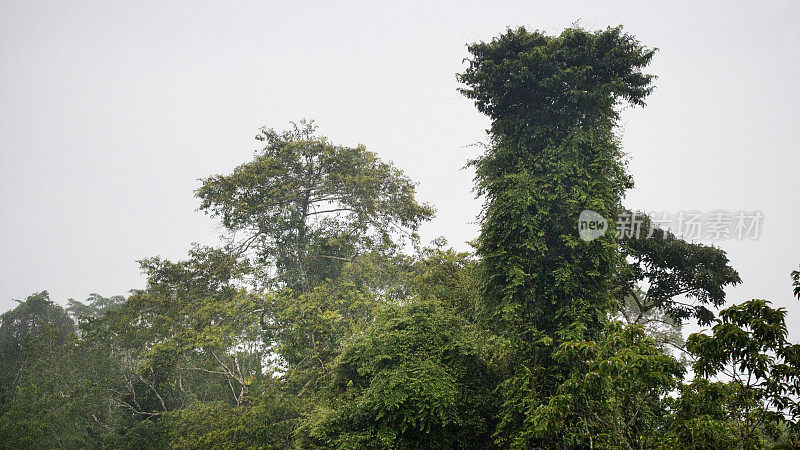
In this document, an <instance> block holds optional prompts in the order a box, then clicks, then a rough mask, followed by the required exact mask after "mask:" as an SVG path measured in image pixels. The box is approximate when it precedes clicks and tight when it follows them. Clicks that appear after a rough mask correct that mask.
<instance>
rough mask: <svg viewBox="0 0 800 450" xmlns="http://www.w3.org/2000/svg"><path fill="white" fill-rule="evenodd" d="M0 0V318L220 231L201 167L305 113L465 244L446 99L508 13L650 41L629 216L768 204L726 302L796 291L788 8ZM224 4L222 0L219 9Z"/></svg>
mask: <svg viewBox="0 0 800 450" xmlns="http://www.w3.org/2000/svg"><path fill="white" fill-rule="evenodd" d="M375 3H376V2H363V3H342V4H338V3H335V2H316V3H313V2H297V1H295V2H280V3H279V2H252V3H248V2H218V3H200V2H196V1H192V2H128V3H121V2H87V1H81V2H78V1H65V2H31V1H21V2H9V1H2V2H0V311H5V310H7V309H9V308H11V307H13V306H14V304H15V303H14V302H13V300H12V299H15V298H16V299H24V298H25V297H26V296H27V295H29V294H31V293H33V292H37V291H40V290H45V289H46V290H49V291H50V293H51V296H52V297H53V298H54V299H55V300H56V301H58V302H61V303H64V302H65V301H66V299H67V298H70V297H73V298H77V299H83V298H86V296H88V294H90V293H92V292H97V293H99V294H102V295H106V296H110V295H114V294H124V293H126V292H127V291H128V290H129V289H131V288H139V287H142V286H143V281H144V280H143V278H142V276H141V275H140V274H139V270H138V265H137V264H136V262H135V261H136V260H137V259H141V258H145V257H149V256H155V255H161V256H163V257H166V258H173V259H180V258H183V257H184V256H185V255H186V251H187V250H188V248H189V246H190V244H191V243H192V242H200V243H207V244H213V243H216V242H218V240H217V237H218V235H219V234H220V233H221V230H220V229H219V228H218V226H217V224H216V223H215V222H214V221H213V220H212V219H210V218H208V217H206V216H204V215H203V214H202V213H199V212H196V211H195V209H196V208H197V206H198V201H197V200H196V199H195V198H194V197H193V191H194V189H196V188H197V187H198V186H199V182H198V179H199V178H201V177H206V176H208V175H211V174H215V173H227V172H228V171H230V170H231V169H232V168H233V167H235V166H236V165H238V164H241V163H243V162H245V161H248V160H249V159H250V158H251V157H252V155H253V152H254V151H255V150H256V149H258V142H257V141H255V140H254V139H253V137H254V136H255V134H256V131H257V129H258V128H259V127H260V126H262V125H266V126H269V127H275V128H278V129H282V128H285V127H286V126H287V125H288V123H289V121H292V120H298V119H301V118H310V119H315V120H316V121H317V123H318V125H319V126H320V131H321V132H322V134H324V135H326V136H328V137H329V138H330V139H331V140H332V141H333V142H335V143H338V144H342V145H355V144H357V143H363V144H365V145H366V146H367V147H368V148H369V149H370V150H373V151H376V152H378V153H379V154H380V155H381V157H383V158H385V159H388V160H392V161H394V162H395V164H396V165H397V166H398V167H400V168H401V169H403V170H404V171H405V172H406V173H407V174H408V175H409V176H410V177H411V178H413V179H414V180H416V181H417V182H419V183H420V185H419V195H420V197H421V198H422V199H423V200H425V201H428V202H430V203H432V204H433V205H434V206H436V208H437V209H438V215H437V218H436V219H435V220H434V221H433V222H431V223H430V224H428V225H426V226H425V227H424V229H423V237H424V238H425V240H430V239H433V238H434V237H436V236H439V235H442V236H445V237H446V238H447V239H448V240H449V241H450V243H451V244H452V245H454V246H455V247H457V248H459V249H467V248H468V246H467V245H466V244H465V242H466V241H468V240H471V239H473V238H474V237H475V236H476V233H477V226H476V224H475V220H476V215H477V213H478V212H479V210H480V202H479V201H478V200H475V199H474V198H473V195H472V193H471V189H472V173H471V172H470V171H469V170H462V167H463V166H464V164H465V162H466V160H467V159H468V158H469V157H471V156H474V155H475V152H476V150H475V148H474V147H470V145H471V144H473V143H475V142H479V141H482V140H484V139H485V137H484V136H485V134H484V130H485V129H486V128H487V127H488V125H489V122H488V120H487V119H486V118H485V117H483V116H482V115H481V114H480V113H478V112H477V110H476V109H475V107H474V106H473V105H472V104H471V103H470V102H469V101H468V100H467V99H465V98H462V97H461V96H460V95H459V94H458V93H457V91H456V89H457V87H458V83H457V82H456V79H455V74H456V73H457V72H460V71H462V70H463V68H464V64H463V62H462V60H463V58H465V57H466V56H467V51H466V44H467V43H470V42H474V41H479V40H489V39H491V38H492V37H493V36H496V35H498V34H499V33H502V32H503V31H504V30H505V28H506V27H507V26H514V27H516V26H519V25H524V26H526V27H528V28H529V29H540V30H543V31H546V32H549V33H554V34H557V33H559V32H560V31H561V30H562V29H563V28H565V27H567V26H569V25H570V24H572V23H574V22H576V21H578V22H579V24H580V25H582V26H584V27H586V28H589V29H597V28H604V27H606V26H609V25H610V26H614V25H618V24H623V25H624V26H625V28H626V30H627V31H628V32H630V33H632V34H634V35H635V36H637V37H638V38H639V39H640V40H641V42H642V43H644V44H645V45H648V46H653V47H658V48H659V49H660V50H659V52H658V53H657V55H656V57H655V59H654V60H653V63H652V65H651V66H650V69H649V72H650V73H653V74H656V75H658V77H659V79H658V80H657V89H656V91H655V92H654V93H653V95H652V96H651V97H650V98H649V100H648V106H647V107H646V108H644V109H637V110H630V111H625V112H624V114H623V121H622V125H623V128H622V129H621V130H620V131H621V133H622V136H623V139H622V142H623V145H624V148H625V151H626V152H627V153H628V154H629V155H630V170H631V172H632V173H633V176H634V177H635V181H636V188H635V189H634V190H633V191H631V192H630V193H629V195H628V197H627V199H626V205H628V206H629V207H631V208H636V209H642V210H650V211H670V212H678V211H684V210H698V211H711V210H717V209H725V210H731V211H740V210H746V211H755V210H758V211H762V212H763V215H764V222H763V229H762V230H761V235H760V236H759V238H758V239H757V240H744V241H737V240H728V241H722V242H718V243H717V245H719V246H721V247H722V248H723V249H724V250H725V251H727V252H728V255H729V257H730V259H731V261H732V263H733V265H734V267H735V268H736V269H737V270H738V271H739V273H740V274H741V276H742V279H743V281H744V282H743V284H742V285H740V286H737V287H735V288H732V289H729V290H728V295H729V301H731V302H739V301H743V300H747V299H750V298H766V299H771V300H773V301H774V302H775V303H776V304H778V305H780V306H787V307H789V308H791V312H790V323H791V324H792V326H794V327H795V328H798V330H796V331H795V332H794V333H793V336H794V338H795V340H798V339H797V338H798V336H799V335H800V302H797V301H795V300H792V297H791V283H790V280H789V272H790V271H791V270H792V269H793V268H797V267H798V264H800V206H798V205H800V178H799V177H798V175H799V174H800V152H798V150H800V148H798V147H800V126H798V123H800V82H798V80H800V75H798V74H799V73H800V2H797V1H774V2H746V3H745V2H739V3H734V2H719V3H711V2H703V4H702V5H699V4H698V3H699V2H696V1H693V2H674V1H673V2H660V5H656V4H655V2H652V3H651V2H641V1H635V2H585V3H571V2H552V1H548V2H538V3H537V2H532V1H525V2H508V3H502V4H499V3H498V2H488V1H484V2H436V3H435V4H434V2H419V3H411V2H391V3H389V2H386V3H385V6H376V5H375ZM231 4H232V5H231Z"/></svg>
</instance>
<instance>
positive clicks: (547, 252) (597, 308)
mask: <svg viewBox="0 0 800 450" xmlns="http://www.w3.org/2000/svg"><path fill="white" fill-rule="evenodd" d="M468 49H469V52H470V53H471V55H472V58H471V59H470V60H469V66H468V68H467V69H466V71H465V72H464V73H463V74H461V75H460V76H459V80H460V81H461V82H462V83H464V85H465V87H464V88H463V89H461V92H462V93H463V94H464V95H466V96H467V97H468V98H470V99H473V100H474V101H475V104H476V105H477V107H478V109H479V110H480V111H481V112H483V113H485V114H487V115H488V116H489V117H490V118H491V119H492V125H491V129H490V137H491V140H492V142H491V145H490V146H489V148H488V149H487V151H486V153H485V154H484V155H482V156H480V157H479V158H478V159H477V160H475V161H473V163H472V164H473V166H474V167H475V170H476V182H477V192H478V193H479V194H480V195H483V196H484V197H485V199H486V203H485V206H484V211H483V216H482V221H481V234H480V237H479V238H478V240H477V253H478V255H479V256H480V257H481V258H482V263H483V266H484V270H483V273H484V274H485V277H486V279H485V283H484V288H483V291H484V294H483V298H484V301H485V302H487V304H488V305H489V307H488V308H487V310H488V311H489V317H488V322H487V323H489V324H491V326H492V327H493V328H494V329H495V330H497V332H498V333H499V334H501V336H503V337H504V339H505V345H504V346H502V347H501V349H500V350H499V355H500V356H499V358H498V360H499V361H500V364H501V365H504V366H505V369H504V370H505V371H506V373H507V374H508V377H507V379H506V380H505V381H504V382H503V384H502V385H501V387H500V389H499V391H500V394H501V395H502V396H503V397H504V399H505V403H504V406H503V411H502V412H501V413H500V414H501V417H502V421H501V424H500V428H499V429H498V431H497V439H498V442H499V443H501V444H504V445H508V444H510V443H511V442H519V440H518V439H517V438H518V437H519V436H520V435H521V434H524V428H525V426H526V425H525V422H526V415H527V414H529V412H530V410H531V409H530V407H529V405H530V403H531V402H533V403H542V402H546V399H547V398H548V397H549V396H551V395H553V394H554V393H555V391H556V388H557V386H558V385H559V384H560V382H563V381H564V379H565V377H566V376H567V374H565V373H561V370H560V368H559V367H558V364H557V362H556V361H555V360H554V352H555V351H557V350H558V349H559V348H560V344H561V343H563V342H566V341H573V340H577V341H583V340H590V339H594V338H597V337H599V335H600V333H601V332H602V330H603V329H604V323H605V322H606V318H607V316H608V314H609V313H610V310H611V308H612V305H613V300H612V299H613V280H614V277H615V274H616V273H617V271H618V270H620V267H622V266H623V265H624V260H623V255H622V254H621V252H620V251H619V248H618V244H617V242H616V241H615V239H614V236H613V235H612V233H611V232H610V231H609V232H608V233H607V234H606V235H604V236H602V237H600V238H598V239H595V240H593V241H591V242H586V241H583V240H581V239H579V237H578V234H577V233H576V229H575V226H576V224H577V222H578V217H579V214H580V212H581V211H583V210H586V209H590V210H593V211H595V212H597V213H598V214H600V215H601V216H603V217H616V216H617V215H618V213H619V212H620V211H621V210H622V207H621V197H622V195H623V193H624V192H625V190H626V189H628V188H629V187H631V186H632V181H631V179H630V177H629V176H628V174H627V173H626V171H625V165H624V161H623V159H622V158H623V154H622V152H621V150H620V148H619V145H618V142H617V140H616V138H615V136H614V126H615V125H616V122H617V119H618V112H617V107H618V106H619V105H620V104H621V103H628V104H631V105H634V106H637V105H643V104H644V99H645V97H647V95H648V94H649V93H650V92H651V91H652V86H651V83H652V79H653V77H652V76H651V75H646V74H643V73H642V69H643V68H644V67H645V66H646V65H647V64H648V63H649V62H650V59H651V58H652V56H653V54H654V50H651V49H647V48H645V47H643V46H642V45H641V44H639V42H638V41H637V40H636V39H635V38H633V37H632V36H630V35H627V34H624V33H623V32H622V30H621V28H609V29H607V30H603V31H598V32H588V31H585V30H583V29H580V28H569V29H567V30H565V31H564V32H563V33H562V34H561V35H559V36H547V35H545V34H543V33H540V32H528V31H527V30H525V29H524V28H519V29H516V30H508V31H507V32H506V33H505V34H503V35H501V36H499V37H497V38H495V39H494V40H492V41H491V42H488V43H486V42H481V43H476V44H472V45H470V46H469V47H468ZM521 445H535V444H534V443H527V444H521Z"/></svg>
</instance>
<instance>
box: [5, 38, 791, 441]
mask: <svg viewBox="0 0 800 450" xmlns="http://www.w3.org/2000/svg"><path fill="white" fill-rule="evenodd" d="M468 52H469V57H468V58H467V60H466V61H467V67H466V68H465V70H464V72H463V73H461V74H459V75H458V80H459V81H460V82H461V83H462V86H461V89H460V90H461V92H462V93H463V94H464V95H465V96H466V97H467V98H469V99H471V100H473V101H474V102H475V105H476V106H477V108H478V110H479V111H481V112H482V113H484V114H486V115H487V116H488V118H489V119H490V120H491V127H490V129H489V130H488V137H489V142H488V144H487V145H486V146H485V151H484V152H483V154H481V155H480V156H478V157H477V158H476V159H474V160H473V161H472V162H471V166H472V167H473V168H474V170H475V190H476V193H477V194H478V195H479V196H481V197H482V199H483V200H484V207H483V210H482V213H481V215H480V217H479V221H480V234H479V235H478V236H477V237H476V239H475V240H474V241H473V245H474V251H471V252H459V251H456V250H454V249H453V248H450V247H449V246H448V244H447V241H446V240H445V239H444V238H443V237H440V238H437V239H435V240H434V241H433V242H432V243H431V244H430V245H429V246H425V245H423V244H422V243H421V242H420V239H419V236H418V232H419V229H420V227H421V225H422V224H423V223H424V222H425V221H427V220H429V219H431V218H432V217H433V214H434V210H433V208H432V207H431V206H430V205H428V204H426V203H424V202H423V201H422V200H421V199H418V198H417V193H416V184H415V183H414V182H413V181H412V180H411V179H409V178H408V177H407V176H406V175H405V174H404V173H403V172H402V171H401V170H400V169H399V168H397V167H395V166H394V165H393V164H392V163H391V162H387V161H383V160H381V158H380V157H379V155H378V154H377V153H375V152H372V151H368V150H367V149H366V148H365V147H364V146H362V145H358V146H356V147H347V146H342V145H337V144H334V143H332V142H330V141H329V140H328V139H327V138H325V137H323V136H320V135H318V134H317V131H316V127H315V126H314V124H313V122H308V121H301V122H298V123H294V124H292V125H291V127H290V128H289V129H288V130H287V131H282V132H281V131H275V130H274V129H271V128H263V129H261V130H260V132H259V134H258V135H257V136H256V139H257V140H258V142H259V143H258V145H259V146H260V147H261V148H260V149H259V150H258V151H256V153H255V155H254V157H253V159H252V160H251V161H248V162H245V163H243V164H241V165H240V166H238V167H236V168H235V169H234V170H233V171H232V172H231V173H229V174H222V175H212V176H210V177H208V178H205V179H203V180H201V185H200V187H199V188H198V189H197V190H196V191H195V195H196V197H197V198H198V200H199V202H200V206H199V209H200V210H201V211H203V212H205V213H207V214H209V215H210V216H211V217H213V218H214V219H216V220H218V221H219V224H220V226H221V227H222V228H223V229H224V230H225V233H226V234H225V236H224V238H223V240H222V242H221V243H220V244H219V245H217V246H200V245H196V244H195V245H193V246H192V248H191V250H190V251H189V252H188V255H187V256H186V258H185V259H184V260H174V259H166V258H162V257H158V256H155V257H151V258H146V259H144V260H142V261H140V262H139V264H140V267H141V269H142V272H143V274H144V275H145V277H146V283H145V285H144V287H143V288H141V289H134V290H132V291H129V293H128V295H126V296H121V295H117V296H112V297H103V296H102V295H99V294H91V295H90V296H89V297H88V298H87V299H85V300H83V301H79V300H74V299H69V300H68V302H67V307H66V308H64V307H62V306H61V305H59V304H58V303H57V302H54V301H51V300H50V297H49V294H48V293H47V292H46V291H43V292H40V293H38V294H33V295H31V296H29V297H28V298H27V299H26V300H25V301H20V302H19V304H18V305H17V307H16V308H15V309H13V310H11V311H8V312H6V313H4V314H3V315H2V318H1V319H0V351H2V353H0V447H2V448H29V447H33V448H62V447H66V448H248V449H249V448H265V449H266V448H275V449H285V448H341V449H352V448H481V449H483V448H517V449H527V448H557V449H567V448H637V449H638V448H703V449H717V448H741V449H745V448H746V449H751V448H765V447H773V448H794V447H797V446H798V445H800V403H798V398H800V345H798V344H793V343H792V341H791V338H792V336H790V334H791V333H790V331H791V330H789V329H788V327H787V326H786V322H785V319H786V315H787V311H786V309H785V308H775V307H773V306H772V303H770V302H769V301H767V300H761V299H757V300H749V301H744V302H740V303H738V304H730V303H728V298H727V297H726V290H727V289H728V288H729V287H730V286H733V285H735V284H737V283H740V282H741V279H740V278H739V275H738V273H737V272H736V270H735V269H734V268H733V267H731V264H730V261H729V260H728V257H727V256H726V254H725V252H724V251H723V250H722V249H721V248H719V247H715V246H707V245H703V244H700V243H695V242H687V241H685V240H682V239H680V238H679V237H677V236H675V235H674V234H673V233H671V232H670V231H669V230H663V229H661V228H659V227H658V226H656V225H655V222H654V221H653V220H651V219H650V218H649V217H648V216H647V215H645V214H642V213H638V212H635V211H631V210H629V209H627V208H626V207H625V205H624V197H625V193H626V191H627V190H628V189H630V188H631V187H632V186H633V180H632V177H631V176H630V174H629V173H628V171H627V165H626V155H625V154H624V153H623V151H622V149H621V144H620V142H621V137H620V135H619V130H618V129H617V123H618V121H619V113H620V109H621V108H622V107H624V106H636V107H642V106H644V105H645V100H646V98H647V96H648V95H649V94H650V93H651V92H652V90H653V89H654V80H655V76H653V75H651V74H648V73H646V69H647V65H648V64H649V63H650V61H651V59H652V58H653V57H654V55H655V49H653V48H650V47H647V46H645V45H643V44H641V43H640V42H639V41H638V40H637V39H636V38H635V37H633V36H631V35H630V34H627V33H626V32H624V30H623V29H622V28H621V27H616V28H607V29H604V30H599V31H590V30H585V29H582V28H579V27H571V28H568V29H566V30H564V31H563V32H562V33H561V34H558V35H549V34H547V33H543V32H540V31H528V30H526V29H525V28H517V29H508V30H507V31H506V32H505V33H503V34H501V35H499V36H498V37H496V38H494V39H493V40H491V41H490V42H478V43H473V44H471V45H469V46H468ZM586 211H591V212H592V213H593V214H594V215H596V216H599V217H601V218H603V219H604V220H607V221H608V222H609V223H611V225H610V226H609V227H608V228H606V229H604V230H603V231H602V234H601V235H599V236H597V238H596V239H590V240H589V239H583V238H582V236H581V234H580V233H579V231H578V229H577V227H576V225H577V224H578V220H579V218H580V217H581V215H582V214H583V213H585V212H586ZM620 214H627V215H629V216H631V217H635V218H636V221H637V222H638V223H639V224H640V225H641V229H640V230H639V231H640V233H638V234H637V235H636V236H629V235H624V234H620V235H619V236H618V235H617V233H616V232H617V231H619V230H617V229H616V226H615V225H614V223H613V222H614V221H613V219H614V218H615V217H618V216H619V215H620ZM787 272H788V270H787ZM790 277H791V280H792V287H791V292H789V290H787V296H792V295H793V296H797V297H798V298H800V270H795V271H793V272H791V274H790ZM689 321H694V322H696V323H697V324H699V325H700V326H701V327H706V328H704V329H702V330H701V331H698V332H697V333H693V334H691V335H690V336H688V338H685V336H684V334H683V325H685V324H686V323H688V322H689Z"/></svg>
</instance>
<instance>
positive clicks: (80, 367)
mask: <svg viewBox="0 0 800 450" xmlns="http://www.w3.org/2000/svg"><path fill="white" fill-rule="evenodd" d="M23 353H24V355H25V359H26V361H27V364H26V365H25V367H24V368H23V369H22V370H21V371H20V374H19V377H18V379H17V381H16V389H15V391H14V396H13V397H12V398H11V400H10V401H9V403H8V404H7V405H6V407H5V408H4V412H3V415H2V418H0V442H3V443H5V445H7V446H8V447H9V448H26V447H29V448H56V447H67V448H89V447H99V446H101V445H102V444H103V443H104V442H107V440H108V439H110V438H113V435H114V434H115V430H116V428H117V427H119V426H121V425H122V424H123V423H124V416H123V415H122V414H121V411H120V410H119V409H118V405H116V404H115V403H114V402H113V401H112V397H111V394H112V393H113V392H114V390H116V389H121V388H122V387H123V380H122V377H121V371H120V367H119V364H118V362H117V361H116V360H115V359H114V358H113V355H112V354H111V353H110V351H109V349H108V348H107V347H104V346H100V345H96V344H95V343H92V342H87V341H80V340H78V339H77V336H75V335H71V336H70V337H68V338H67V339H66V340H64V339H63V337H61V336H59V331H58V329H57V328H55V327H53V326H52V325H48V326H47V327H46V328H44V329H43V330H42V333H41V334H40V335H38V336H37V338H36V339H35V340H34V339H31V340H30V343H29V345H28V346H26V348H25V350H24V352H23Z"/></svg>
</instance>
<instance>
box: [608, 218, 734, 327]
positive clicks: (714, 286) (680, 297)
mask: <svg viewBox="0 0 800 450" xmlns="http://www.w3.org/2000/svg"><path fill="white" fill-rule="evenodd" d="M628 213H629V214H631V217H633V221H635V222H636V223H638V224H639V225H638V236H637V235H635V234H634V235H633V236H627V237H625V238H624V239H622V251H623V252H624V254H625V255H626V256H627V257H628V260H629V263H628V264H627V267H626V268H625V270H622V271H621V272H620V274H621V275H620V279H621V281H620V282H619V284H620V289H621V292H620V294H618V295H620V296H632V295H635V294H636V293H637V291H638V290H640V288H639V286H640V285H641V284H643V283H646V284H647V290H646V291H645V292H644V296H643V297H642V298H641V300H640V305H641V306H642V308H643V309H644V310H650V309H656V308H658V309H662V310H663V311H664V313H665V314H666V315H668V316H670V317H671V318H672V319H673V320H675V321H678V322H681V321H683V320H686V319H688V318H690V317H693V318H695V319H696V320H697V322H698V323H700V324H701V325H708V324H709V323H711V321H712V320H713V319H714V313H713V312H712V311H711V310H709V309H708V307H707V305H708V306H712V307H717V308H719V307H720V306H722V305H723V304H724V303H725V290H724V289H725V287H727V286H733V285H736V284H738V283H741V281H742V280H741V278H739V274H738V273H737V272H736V271H735V270H734V269H733V268H732V267H730V265H729V262H728V258H727V256H726V255H725V252H724V251H722V250H721V249H719V248H716V247H710V246H707V245H703V244H696V243H689V242H686V241H684V240H683V239H679V238H677V237H675V235H674V234H672V233H671V232H669V231H667V230H662V229H660V228H658V227H656V226H654V225H653V223H652V221H651V220H650V218H649V217H647V216H646V215H642V214H634V213H630V212H628ZM689 301H693V302H694V303H688V302H689Z"/></svg>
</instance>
